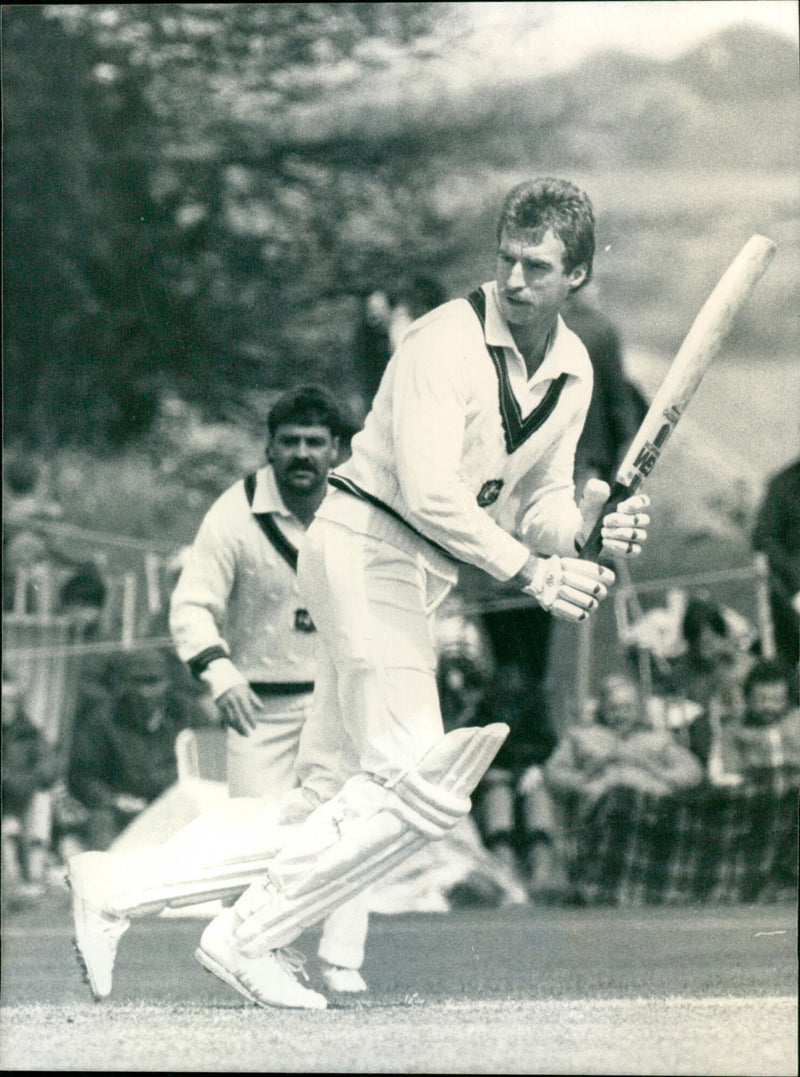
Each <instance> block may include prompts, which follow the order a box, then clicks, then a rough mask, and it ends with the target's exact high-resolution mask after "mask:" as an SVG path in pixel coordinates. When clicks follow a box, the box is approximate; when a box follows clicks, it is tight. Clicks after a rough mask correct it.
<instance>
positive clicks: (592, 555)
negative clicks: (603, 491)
mask: <svg viewBox="0 0 800 1077" xmlns="http://www.w3.org/2000/svg"><path fill="white" fill-rule="evenodd" d="M632 493H633V490H632V488H631V487H630V486H626V485H625V484H624V483H622V482H615V483H614V485H613V486H612V487H611V492H610V493H609V495H608V500H607V501H606V503H605V505H603V507H602V509H601V510H600V515H599V516H598V517H597V520H596V521H595V525H594V527H593V528H592V530H591V531H590V532H589V537H588V538H587V540H586V542H585V543H584V544H583V546H582V547H581V552H580V553H579V554H578V557H579V559H580V560H581V561H602V560H603V559H604V556H603V555H602V547H603V517H604V516H607V515H608V514H609V512H614V510H615V509H616V507H617V505H619V503H620V501H625V499H626V498H628V497H630V496H631V494H632ZM606 556H607V555H606Z"/></svg>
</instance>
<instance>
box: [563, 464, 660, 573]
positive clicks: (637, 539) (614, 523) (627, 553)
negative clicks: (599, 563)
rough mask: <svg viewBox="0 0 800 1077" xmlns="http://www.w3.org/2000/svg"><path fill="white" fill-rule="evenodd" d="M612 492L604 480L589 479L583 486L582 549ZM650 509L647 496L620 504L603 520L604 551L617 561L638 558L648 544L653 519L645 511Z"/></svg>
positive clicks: (634, 496) (580, 534) (580, 536)
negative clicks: (617, 558) (648, 526)
mask: <svg viewBox="0 0 800 1077" xmlns="http://www.w3.org/2000/svg"><path fill="white" fill-rule="evenodd" d="M610 492H611V490H610V487H609V485H608V483H607V482H603V481H602V480H601V479H589V481H588V482H587V483H586V485H585V486H584V488H583V496H582V497H581V500H580V503H579V505H578V508H579V509H580V511H581V515H582V516H583V527H582V528H581V530H580V532H579V533H578V535H577V541H578V545H579V546H583V544H584V543H585V542H586V539H587V538H588V537H589V535H590V534H591V531H592V528H593V527H594V524H595V521H596V520H597V517H598V515H599V514H600V512H601V511H602V509H603V505H605V503H606V500H607V499H608V495H609V493H610ZM649 506H650V498H649V497H648V496H647V494H634V495H633V497H629V498H628V499H627V500H626V501H620V503H619V505H617V508H616V510H615V511H614V512H609V513H608V515H607V516H604V517H603V549H604V550H606V551H607V552H608V553H610V554H613V555H614V556H615V557H638V556H639V554H640V553H641V552H642V544H643V543H644V542H646V541H647V525H648V524H649V523H650V517H649V516H648V515H647V513H646V512H645V511H644V510H645V509H647V508H649Z"/></svg>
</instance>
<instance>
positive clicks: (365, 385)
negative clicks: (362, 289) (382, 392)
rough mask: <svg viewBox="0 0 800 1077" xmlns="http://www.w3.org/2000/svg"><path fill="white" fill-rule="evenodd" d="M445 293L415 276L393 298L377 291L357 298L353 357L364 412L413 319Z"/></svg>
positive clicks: (431, 281)
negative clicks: (358, 303) (357, 308)
mask: <svg viewBox="0 0 800 1077" xmlns="http://www.w3.org/2000/svg"><path fill="white" fill-rule="evenodd" d="M446 300H447V293H446V291H445V289H444V288H443V287H442V285H441V284H439V282H438V281H436V280H434V279H433V278H432V277H426V276H416V277H412V278H411V280H410V281H409V282H408V284H406V285H405V286H403V287H401V288H400V290H399V291H398V293H397V294H396V295H390V294H389V293H388V292H386V291H384V290H383V289H381V288H375V289H373V290H372V291H370V292H367V293H366V294H365V295H364V296H363V297H362V299H361V302H360V312H359V317H358V322H357V324H356V332H355V337H354V339H353V356H354V360H355V368H356V374H357V377H358V382H359V392H360V394H361V397H362V401H363V405H364V412H365V413H366V412H368V411H369V409H370V407H371V405H372V400H373V398H374V396H375V393H376V392H377V391H378V386H379V385H380V383H381V378H382V377H383V372H384V370H385V369H386V364H387V363H388V362H389V359H390V358H391V357H392V353H393V352H394V350H395V349H396V348H397V346H398V344H399V343H400V341H401V340H402V339H403V336H404V334H405V332H406V330H407V329H408V327H409V326H410V325H411V323H412V322H414V321H416V320H417V318H421V317H422V316H423V314H427V313H428V311H430V310H433V309H434V307H438V306H440V305H441V304H442V303H444V302H446Z"/></svg>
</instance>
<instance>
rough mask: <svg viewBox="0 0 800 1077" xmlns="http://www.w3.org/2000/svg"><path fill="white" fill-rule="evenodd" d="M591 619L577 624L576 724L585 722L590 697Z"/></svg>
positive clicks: (588, 618)
mask: <svg viewBox="0 0 800 1077" xmlns="http://www.w3.org/2000/svg"><path fill="white" fill-rule="evenodd" d="M592 625H593V622H592V618H591V617H587V618H586V620H585V621H580V622H579V624H578V670H577V711H578V715H577V717H578V723H579V724H581V723H583V722H585V721H586V715H587V713H588V709H589V699H590V696H591V680H592V632H593V628H592Z"/></svg>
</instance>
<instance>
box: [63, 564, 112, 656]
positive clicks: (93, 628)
mask: <svg viewBox="0 0 800 1077" xmlns="http://www.w3.org/2000/svg"><path fill="white" fill-rule="evenodd" d="M106 594H107V588H106V585H105V582H104V580H103V577H102V575H101V573H100V570H99V569H98V568H97V567H96V565H94V564H92V563H88V564H85V565H79V566H78V568H77V569H76V571H75V573H74V574H73V575H72V576H70V577H69V579H67V580H66V581H65V582H64V584H63V585H62V587H61V591H60V592H59V596H58V597H59V609H58V612H59V613H62V614H66V615H67V616H69V617H71V618H73V619H74V620H75V621H76V622H77V623H78V624H79V625H80V626H81V639H82V641H83V642H84V643H90V642H94V641H96V640H97V639H98V638H99V636H100V632H101V621H102V615H103V608H104V607H105V604H106Z"/></svg>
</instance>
